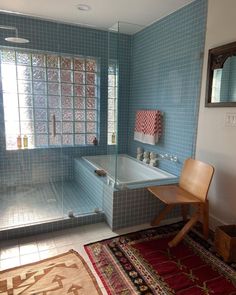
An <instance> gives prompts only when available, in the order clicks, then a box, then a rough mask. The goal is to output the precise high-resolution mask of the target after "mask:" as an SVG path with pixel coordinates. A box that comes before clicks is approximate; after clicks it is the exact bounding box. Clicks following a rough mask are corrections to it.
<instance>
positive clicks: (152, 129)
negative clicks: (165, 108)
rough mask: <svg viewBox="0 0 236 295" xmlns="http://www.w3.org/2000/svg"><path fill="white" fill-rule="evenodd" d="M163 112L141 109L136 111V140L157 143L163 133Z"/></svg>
mask: <svg viewBox="0 0 236 295" xmlns="http://www.w3.org/2000/svg"><path fill="white" fill-rule="evenodd" d="M161 119H162V118H161V112H160V111H159V110H140V111H137V113H136V119H135V130H134V140H137V141H140V142H143V143H147V144H151V145H155V144H156V143H157V142H158V140H159V138H160V136H161V133H162V124H161V123H162V122H161V121H162V120H161Z"/></svg>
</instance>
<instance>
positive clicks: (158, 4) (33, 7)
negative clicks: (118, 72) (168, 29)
mask: <svg viewBox="0 0 236 295" xmlns="http://www.w3.org/2000/svg"><path fill="white" fill-rule="evenodd" d="M191 2H193V0H14V1H9V0H1V2H0V10H2V11H8V12H14V13H21V14H24V15H30V16H35V17H40V18H44V19H50V20H56V21H60V22H66V23H72V24H78V25H86V26H91V27H95V28H97V29H108V28H110V27H111V26H113V25H114V24H115V23H117V22H118V21H120V22H128V23H133V24H138V25H139V26H141V27H146V26H148V25H150V24H151V23H153V22H155V21H157V20H159V19H161V18H163V17H164V16H166V15H168V14H170V13H172V12H174V11H176V10H178V9H180V8H181V7H183V6H185V5H187V4H189V3H191ZM78 4H87V5H89V6H90V7H91V10H90V11H87V12H85V11H80V10H78V9H77V6H78ZM0 25H1V24H0ZM141 27H140V28H141ZM140 28H139V29H140ZM139 29H137V28H134V26H132V27H129V26H127V25H126V26H122V32H123V33H133V32H135V31H138V30H139Z"/></svg>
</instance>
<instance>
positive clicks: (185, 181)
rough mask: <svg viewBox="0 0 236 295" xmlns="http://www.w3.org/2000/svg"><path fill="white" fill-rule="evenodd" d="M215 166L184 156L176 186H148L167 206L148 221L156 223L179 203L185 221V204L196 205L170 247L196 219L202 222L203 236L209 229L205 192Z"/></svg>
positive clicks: (171, 245)
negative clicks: (184, 159) (185, 158)
mask: <svg viewBox="0 0 236 295" xmlns="http://www.w3.org/2000/svg"><path fill="white" fill-rule="evenodd" d="M213 173H214V168H213V167H212V166H211V165H208V164H205V163H203V162H200V161H197V160H194V159H187V160H186V161H185V162H184V166H183V169H182V172H181V175H180V181H179V185H162V186H151V187H149V188H148V190H149V191H150V192H151V193H152V194H153V195H154V196H155V197H157V198H158V199H159V200H161V201H162V202H163V203H164V204H165V205H166V206H165V207H164V209H163V210H162V211H161V212H160V213H159V215H158V216H157V217H156V218H155V219H154V220H153V221H152V222H151V225H152V226H157V225H158V224H159V223H160V222H161V220H163V219H164V218H165V217H166V215H167V214H168V213H169V212H170V211H171V210H172V209H173V208H174V207H175V206H176V205H181V210H182V216H183V220H185V221H186V220H187V215H188V205H192V206H194V207H196V211H195V212H194V213H193V214H192V216H191V218H190V220H189V221H188V222H187V223H186V224H185V225H184V227H183V228H182V229H181V230H180V231H179V233H178V234H177V235H176V236H175V237H174V238H173V240H172V241H170V242H169V244H168V245H169V247H174V246H176V245H177V244H178V243H179V242H180V241H181V240H182V239H183V238H184V236H185V235H186V234H187V233H188V231H189V230H190V229H191V227H192V226H193V225H194V224H195V223H196V222H197V221H198V220H200V221H202V224H203V233H204V237H205V238H206V239H207V238H208V232H209V205H208V200H207V194H208V190H209V186H210V183H211V180H212V177H213Z"/></svg>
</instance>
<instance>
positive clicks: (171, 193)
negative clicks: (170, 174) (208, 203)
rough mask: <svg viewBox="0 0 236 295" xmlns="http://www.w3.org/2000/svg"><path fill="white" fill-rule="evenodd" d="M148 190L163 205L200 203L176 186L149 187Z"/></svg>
mask: <svg viewBox="0 0 236 295" xmlns="http://www.w3.org/2000/svg"><path fill="white" fill-rule="evenodd" d="M148 190H149V191H150V192H151V193H152V194H153V195H154V196H156V197H158V199H160V200H161V201H162V202H163V203H165V204H194V203H195V204H198V203H202V201H201V200H200V199H198V198H196V197H195V196H194V195H192V194H190V193H189V192H187V191H185V190H184V189H182V188H181V187H179V186H178V185H162V186H151V187H149V188H148Z"/></svg>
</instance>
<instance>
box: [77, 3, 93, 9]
mask: <svg viewBox="0 0 236 295" xmlns="http://www.w3.org/2000/svg"><path fill="white" fill-rule="evenodd" d="M77 8H78V9H79V10H81V11H89V10H91V7H90V6H89V5H87V4H79V5H78V6H77Z"/></svg>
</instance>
